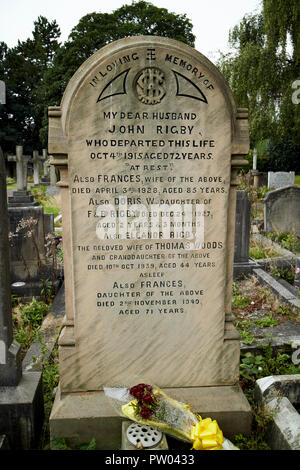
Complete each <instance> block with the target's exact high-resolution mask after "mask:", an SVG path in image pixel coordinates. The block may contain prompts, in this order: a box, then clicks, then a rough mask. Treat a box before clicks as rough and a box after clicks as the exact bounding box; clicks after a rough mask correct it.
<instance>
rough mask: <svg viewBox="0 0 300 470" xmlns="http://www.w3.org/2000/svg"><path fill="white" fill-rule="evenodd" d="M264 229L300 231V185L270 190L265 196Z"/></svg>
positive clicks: (267, 231)
mask: <svg viewBox="0 0 300 470" xmlns="http://www.w3.org/2000/svg"><path fill="white" fill-rule="evenodd" d="M264 206H265V207H264V231H265V232H266V233H269V232H277V233H281V232H292V233H296V234H297V233H300V187H299V186H289V187H286V188H281V189H276V190H275V191H270V192H268V193H267V195H266V197H265V198H264Z"/></svg>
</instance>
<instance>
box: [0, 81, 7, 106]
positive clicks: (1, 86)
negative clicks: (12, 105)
mask: <svg viewBox="0 0 300 470" xmlns="http://www.w3.org/2000/svg"><path fill="white" fill-rule="evenodd" d="M5 90H6V89H5V83H4V81H3V80H0V104H6V91H5Z"/></svg>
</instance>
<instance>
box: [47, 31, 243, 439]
mask: <svg viewBox="0 0 300 470" xmlns="http://www.w3.org/2000/svg"><path fill="white" fill-rule="evenodd" d="M49 118H50V120H49V149H48V151H49V154H51V155H52V163H53V164H54V165H55V166H56V167H57V168H59V170H60V181H59V182H58V183H57V186H58V187H60V188H61V198H62V218H63V234H64V268H65V289H66V318H65V322H64V328H63V330H62V333H61V336H60V339H59V345H60V372H61V381H60V390H61V395H60V397H59V398H58V399H57V405H56V406H55V407H54V409H53V413H52V415H51V423H52V424H51V429H52V433H53V435H55V436H59V435H61V432H62V428H60V426H62V427H63V428H64V430H66V429H67V427H68V422H69V423H72V425H73V424H74V423H76V426H77V424H78V426H79V425H80V419H79V416H78V415H76V412H77V411H76V407H74V406H73V404H71V402H72V400H73V398H74V393H73V392H76V394H77V393H78V394H79V395H80V397H81V398H82V400H87V399H88V398H87V395H88V393H89V392H93V393H92V396H91V397H90V398H89V400H90V404H89V405H88V406H87V408H86V413H90V411H89V406H90V407H91V409H92V408H93V409H94V410H95V409H96V408H95V403H96V401H97V399H98V398H97V397H98V395H99V394H101V393H102V392H101V390H102V388H103V386H104V385H107V386H114V385H119V384H128V385H129V384H132V381H135V380H136V377H139V376H143V377H146V378H147V380H148V381H149V382H153V383H155V384H157V385H158V386H160V387H161V388H168V389H170V388H172V389H173V388H174V387H176V389H178V390H180V391H182V392H184V393H187V394H188V393H189V392H190V391H193V390H194V391H195V390H197V391H198V390H199V394H198V395H197V397H198V402H197V400H196V402H197V407H196V409H198V410H199V402H200V398H199V397H200V390H201V388H202V387H207V386H210V387H215V389H216V396H217V390H218V388H219V387H220V386H221V385H224V386H226V387H227V391H230V392H231V393H229V396H230V395H231V400H230V399H229V402H230V403H231V402H232V401H233V398H232V397H233V395H232V394H234V393H233V390H231V388H232V387H234V386H235V385H236V384H237V382H238V377H239V335H238V333H237V331H236V330H235V328H234V326H233V323H232V316H231V288H232V272H233V252H234V227H235V203H236V193H235V186H236V185H237V183H238V179H237V174H238V171H239V169H240V168H241V167H242V166H243V164H244V163H245V161H244V160H243V155H245V154H247V153H248V150H249V134H248V112H247V110H246V109H236V106H235V104H234V101H233V97H232V94H231V91H230V90H229V88H228V86H227V84H226V83H225V81H224V78H223V77H222V76H221V75H220V73H219V71H218V70H217V69H216V67H215V66H214V65H213V64H212V63H210V62H209V61H208V60H207V59H206V58H205V57H204V56H202V55H201V54H200V53H198V52H197V51H195V50H194V49H192V48H190V47H188V46H186V45H184V44H182V43H179V42H177V41H173V40H169V39H166V38H157V37H149V36H147V37H137V38H126V39H123V40H120V41H117V42H115V43H113V44H110V45H108V46H106V47H105V48H103V49H102V50H100V51H98V52H96V53H95V54H94V55H93V56H92V57H91V58H90V59H88V60H87V61H86V62H85V63H84V64H83V65H82V66H81V67H80V68H79V69H78V71H77V72H76V73H75V75H74V76H73V78H72V79H71V81H70V82H69V85H68V87H67V89H66V91H65V94H64V98H63V100H62V103H61V106H60V107H50V108H49ZM187 206H188V209H189V210H190V211H191V212H193V211H194V219H193V220H191V221H190V222H191V223H190V225H189V230H187V226H185V227H183V225H182V218H181V216H182V213H183V208H186V207H187ZM167 208H169V210H170V209H171V211H172V213H173V215H172V217H171V230H170V232H171V233H168V234H166V233H165V228H166V227H165V225H163V224H158V226H155V224H154V220H155V215H154V213H155V211H156V212H158V211H161V210H163V211H165V212H166V210H167ZM200 209H201V210H200ZM196 210H198V212H197V214H196ZM176 211H177V212H178V213H179V216H177V215H176V214H177V212H176ZM187 213H188V211H187V210H186V212H185V214H186V215H187ZM199 213H201V216H202V217H203V219H204V223H203V224H202V225H201V223H200V225H197V223H198V222H199V219H197V220H196V215H197V216H199ZM149 214H150V215H151V217H150V216H149ZM174 214H175V215H174ZM124 215H127V216H128V217H129V219H127V220H126V219H125V216H124ZM109 217H112V218H113V220H110V221H108V219H109ZM166 219H167V217H165V218H164V220H163V222H164V223H168V220H166ZM179 219H180V220H179ZM184 220H186V219H184ZM103 222H104V223H105V224H106V225H104V224H103ZM169 222H170V221H169ZM176 223H177V225H176ZM135 224H136V225H135ZM115 227H117V230H116V231H115ZM178 227H179V229H178ZM199 227H202V228H203V231H204V238H203V240H200V239H201V236H200V232H201V230H200V228H199ZM183 228H184V229H185V230H183ZM154 232H155V233H154ZM182 232H183V233H182ZM188 232H189V233H188ZM226 387H225V388H226ZM79 392H80V393H79ZM71 395H72V398H71ZM74 400H76V399H74ZM74 400H73V402H74ZM93 400H95V402H93ZM217 401H218V400H217V399H216V402H217ZM92 402H93V403H92ZM187 402H188V401H187ZM62 403H63V405H62ZM68 403H69V404H70V408H68V405H67V404H68ZM81 403H83V401H82V402H81ZM219 403H220V410H221V408H222V401H221V400H219ZM237 403H238V405H237V411H238V410H241V408H239V407H240V406H241V403H240V401H237ZM223 405H224V401H223ZM224 406H225V405H224ZM246 408H247V407H246ZM246 408H245V409H243V412H244V411H245V414H246V415H247V413H248V417H249V410H250V408H249V405H248V408H247V410H246ZM69 411H70V414H68V413H69ZM78 413H79V412H78ZM95 413H96V414H95V416H94V415H93V416H94V417H95V421H94V423H95V422H96V421H97V419H99V422H100V414H101V413H102V411H101V410H100V411H99V410H98V411H96V412H95ZM63 415H64V417H65V421H64V417H63ZM229 416H230V413H228V417H229ZM83 419H84V420H85V419H86V414H85V413H84V416H83ZM103 419H104V417H103ZM247 419H248V418H247ZM84 422H85V423H87V421H84ZM81 423H82V421H81ZM240 423H241V420H240V419H238V420H237V424H240ZM247 426H248V428H247V429H248V431H249V420H248V421H247ZM247 426H246V427H247ZM83 427H84V426H83ZM235 430H236V431H237V428H236V427H235Z"/></svg>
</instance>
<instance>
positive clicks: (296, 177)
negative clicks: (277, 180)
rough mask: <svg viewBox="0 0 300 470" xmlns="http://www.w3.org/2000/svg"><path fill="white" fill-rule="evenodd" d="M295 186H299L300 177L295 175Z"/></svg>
mask: <svg viewBox="0 0 300 470" xmlns="http://www.w3.org/2000/svg"><path fill="white" fill-rule="evenodd" d="M295 184H300V175H295Z"/></svg>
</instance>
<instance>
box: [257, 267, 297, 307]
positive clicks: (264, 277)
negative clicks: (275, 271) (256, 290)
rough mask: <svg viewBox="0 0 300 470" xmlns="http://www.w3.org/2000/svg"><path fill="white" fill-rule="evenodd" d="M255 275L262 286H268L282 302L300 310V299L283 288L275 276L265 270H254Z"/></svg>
mask: <svg viewBox="0 0 300 470" xmlns="http://www.w3.org/2000/svg"><path fill="white" fill-rule="evenodd" d="M253 273H254V274H255V276H256V277H257V279H258V281H259V282H260V283H261V284H262V285H266V286H268V287H269V288H270V290H271V291H272V292H273V294H275V296H276V297H277V298H279V299H280V300H281V302H285V303H287V304H289V305H290V306H291V307H296V308H300V299H299V298H297V297H296V296H295V295H294V294H292V293H291V292H290V291H289V290H288V289H286V288H285V287H284V286H282V285H281V284H280V283H279V282H278V281H277V280H276V279H274V277H273V276H271V275H270V274H268V273H267V272H265V271H264V270H263V269H254V271H253Z"/></svg>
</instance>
